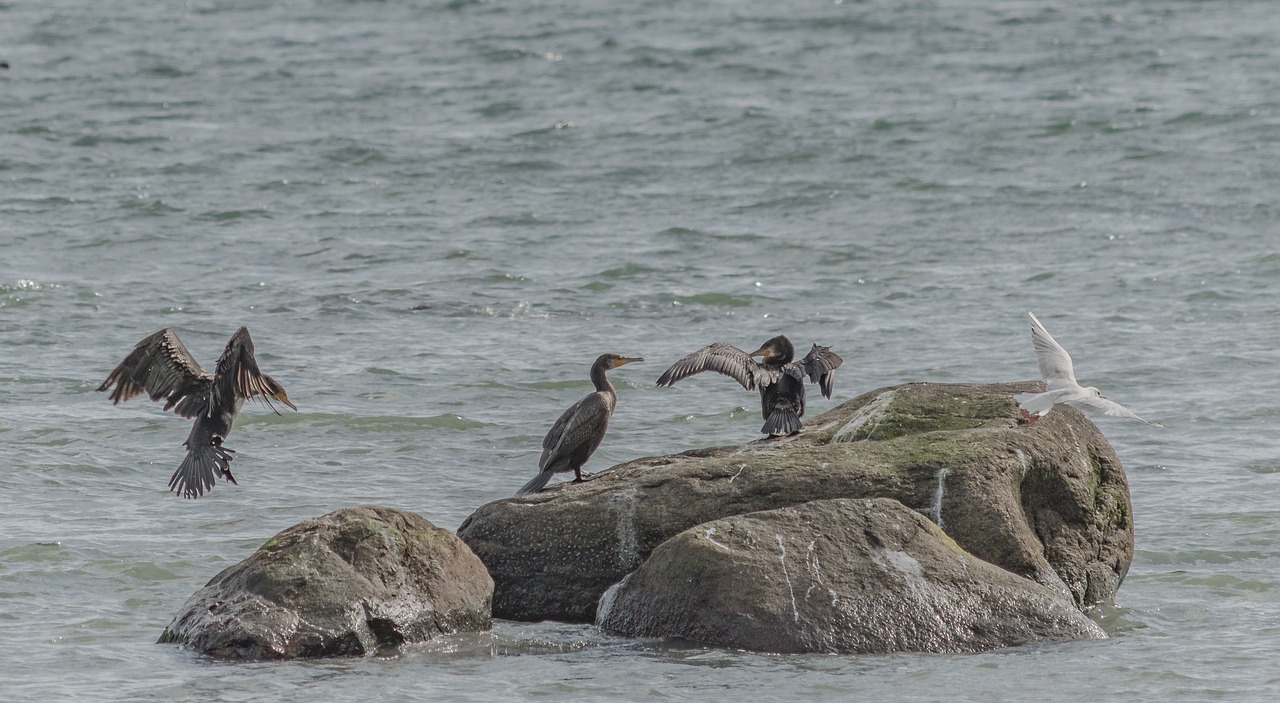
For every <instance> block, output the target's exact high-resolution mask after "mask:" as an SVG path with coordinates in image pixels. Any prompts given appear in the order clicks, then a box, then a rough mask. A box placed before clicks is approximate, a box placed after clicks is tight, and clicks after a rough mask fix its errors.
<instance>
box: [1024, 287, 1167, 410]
mask: <svg viewBox="0 0 1280 703" xmlns="http://www.w3.org/2000/svg"><path fill="white" fill-rule="evenodd" d="M1027 314H1028V315H1030V316H1031V344H1032V345H1033V346H1034V347H1035V350H1036V364H1037V365H1038V366H1039V367H1040V375H1041V376H1043V377H1044V388H1045V392H1044V393H1019V394H1018V395H1016V396H1014V400H1016V401H1018V407H1019V408H1021V409H1022V417H1023V418H1025V419H1026V421H1027V424H1028V425H1034V424H1035V422H1036V420H1039V419H1040V418H1041V417H1043V416H1045V415H1048V414H1049V411H1050V410H1053V406H1054V405H1070V406H1072V407H1074V408H1079V409H1081V410H1088V411H1090V412H1100V413H1102V414H1103V415H1115V416H1118V417H1127V418H1130V419H1133V420H1137V421H1139V422H1145V423H1147V424H1148V425H1152V426H1153V427H1164V425H1161V424H1160V423H1158V422H1150V421H1148V420H1143V419H1142V418H1140V417H1138V416H1137V415H1136V414H1134V412H1133V411H1132V410H1130V409H1128V408H1126V407H1125V406H1123V405H1121V404H1119V403H1117V402H1115V401H1114V400H1108V399H1107V397H1106V396H1104V395H1102V391H1100V390H1098V389H1097V388H1094V387H1093V386H1089V387H1088V388H1084V387H1081V385H1080V384H1079V383H1077V382H1076V372H1075V369H1073V368H1072V367H1071V355H1069V354H1067V350H1066V349H1063V348H1062V345H1061V344H1058V341H1057V340H1055V339H1054V338H1053V337H1051V336H1050V335H1049V330H1046V329H1045V328H1044V325H1042V324H1040V321H1039V320H1037V319H1036V316H1035V315H1033V314H1031V312H1029V311H1028V312H1027Z"/></svg>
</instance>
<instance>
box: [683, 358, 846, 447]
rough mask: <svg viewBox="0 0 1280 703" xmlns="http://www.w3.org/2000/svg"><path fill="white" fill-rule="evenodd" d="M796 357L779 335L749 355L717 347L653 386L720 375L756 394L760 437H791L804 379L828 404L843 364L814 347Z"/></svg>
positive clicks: (687, 361)
mask: <svg viewBox="0 0 1280 703" xmlns="http://www.w3.org/2000/svg"><path fill="white" fill-rule="evenodd" d="M795 354H796V349H795V346H793V345H792V344H791V340H789V339H787V338H786V337H784V336H782V335H778V336H777V337H774V338H772V339H770V340H769V341H767V342H765V343H764V344H762V345H760V348H759V349H757V350H755V351H753V352H751V353H750V354H748V353H747V352H744V351H742V350H741V349H739V348H737V347H735V346H733V345H732V344H726V343H724V342H716V343H715V344H710V345H708V346H705V347H703V348H701V349H699V350H698V351H696V352H694V353H692V354H690V355H688V356H686V357H685V358H683V359H681V360H679V361H677V362H676V363H674V364H672V365H671V368H668V369H667V370H666V371H664V372H663V373H662V375H661V376H659V377H658V385H659V386H670V385H671V384H673V383H675V382H676V381H679V380H681V379H683V378H687V377H689V376H692V375H693V374H696V373H702V372H703V371H715V372H717V373H721V374H724V375H725V376H728V377H730V378H732V379H734V380H736V381H737V382H738V383H740V384H742V387H743V388H745V389H747V390H752V389H753V388H759V389H760V413H761V415H762V416H763V417H764V421H765V422H764V426H762V427H761V428H760V431H761V432H762V433H764V434H766V435H769V436H779V435H790V434H795V433H797V432H799V431H800V430H801V429H803V427H804V425H803V423H801V421H800V418H801V417H803V416H804V381H805V379H806V378H808V380H809V381H811V382H813V383H816V384H818V388H819V389H821V391H822V395H823V396H824V397H826V398H830V397H831V389H832V386H833V384H834V383H835V370H836V369H837V368H839V367H840V364H841V363H843V362H844V360H843V359H841V358H840V356H839V355H837V354H836V353H834V352H832V351H831V347H824V346H820V345H817V344H815V345H813V348H812V349H810V350H809V353H808V354H807V355H805V357H804V358H803V359H801V360H799V361H793V359H794V358H795ZM755 356H762V357H764V361H756V360H755V359H753V358H752V357H755Z"/></svg>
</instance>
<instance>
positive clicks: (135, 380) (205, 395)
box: [98, 327, 298, 498]
mask: <svg viewBox="0 0 1280 703" xmlns="http://www.w3.org/2000/svg"><path fill="white" fill-rule="evenodd" d="M112 385H115V390H114V391H112V392H111V402H112V404H118V403H119V402H120V401H122V400H128V399H130V398H132V397H134V396H136V395H138V394H139V393H142V392H143V391H146V392H147V394H148V395H150V396H151V399H152V400H163V401H165V404H164V409H165V410H173V411H174V412H175V413H177V414H178V415H180V416H182V417H186V418H195V424H194V425H192V427H191V434H189V435H187V441H186V442H184V443H183V444H184V445H185V446H186V447H187V456H186V458H184V459H183V460H182V464H180V465H179V466H178V470H177V471H174V472H173V477H172V478H170V479H169V489H170V490H173V491H177V493H178V494H179V495H181V496H182V497H183V498H199V497H200V496H202V495H204V493H205V491H210V490H213V485H214V482H215V481H214V478H215V477H216V476H221V477H222V478H224V479H226V480H228V481H230V482H232V483H235V482H236V479H235V477H234V476H232V475H231V459H232V456H231V455H232V454H233V453H234V450H231V449H227V448H225V447H223V446H222V441H223V440H224V439H226V438H227V435H228V434H230V433H231V424H232V422H233V421H234V420H235V417H236V413H238V412H240V406H241V405H243V404H244V401H245V399H246V398H260V399H261V400H262V402H263V403H265V404H266V406H267V407H269V408H271V409H272V410H273V411H274V412H275V413H276V414H277V415H279V414H280V411H278V410H276V408H275V406H274V405H272V404H271V400H272V399H275V400H278V401H280V402H281V403H284V404H285V405H287V406H289V407H290V408H292V409H294V410H297V409H298V406H296V405H294V404H293V403H291V402H289V397H288V396H287V395H285V392H284V388H283V387H282V386H281V385H280V384H279V383H276V381H275V379H273V378H271V377H270V376H268V375H266V374H265V373H262V372H261V371H259V370H258V362H257V361H256V360H254V358H253V339H252V338H251V337H249V328H247V327H241V328H240V329H239V330H237V331H236V333H235V334H234V335H232V336H231V341H229V342H227V347H226V349H224V350H223V351H222V356H220V357H218V364H217V366H215V367H214V368H213V373H209V372H208V371H205V370H204V369H203V368H201V367H200V364H199V363H198V362H197V361H196V359H195V357H193V356H192V355H191V352H189V351H187V348H186V347H185V346H183V344H182V340H180V339H178V335H177V334H176V333H175V332H174V331H173V330H172V329H169V328H168V327H166V328H164V329H162V330H160V331H159V332H156V333H155V334H153V335H151V336H149V337H147V338H146V339H144V340H142V341H141V342H138V345H137V346H136V347H134V348H133V351H132V352H130V353H129V356H126V357H125V359H124V361H122V362H120V365H119V366H117V367H116V368H115V369H114V370H113V371H112V372H111V373H110V375H108V376H107V380H105V381H103V382H102V385H101V386H99V387H98V390H100V391H105V390H107V389H109V388H111V386H112Z"/></svg>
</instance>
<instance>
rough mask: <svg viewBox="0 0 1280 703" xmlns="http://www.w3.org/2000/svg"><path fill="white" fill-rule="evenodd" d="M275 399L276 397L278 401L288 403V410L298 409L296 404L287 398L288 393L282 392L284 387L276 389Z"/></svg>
mask: <svg viewBox="0 0 1280 703" xmlns="http://www.w3.org/2000/svg"><path fill="white" fill-rule="evenodd" d="M275 399H276V400H278V401H280V402H281V403H284V404H285V405H288V406H289V409H290V410H297V409H298V406H296V405H294V404H293V403H292V402H291V401H290V400H289V395H288V394H287V393H285V392H284V389H283V388H281V389H280V390H278V391H276V395H275Z"/></svg>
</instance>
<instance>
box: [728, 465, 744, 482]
mask: <svg viewBox="0 0 1280 703" xmlns="http://www.w3.org/2000/svg"><path fill="white" fill-rule="evenodd" d="M746 470H747V465H746V464H743V465H742V466H739V467H738V473H736V474H734V475H733V476H731V477H730V478H729V483H733V481H734V479H736V478H738V477H739V476H741V475H742V472H743V471H746Z"/></svg>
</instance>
